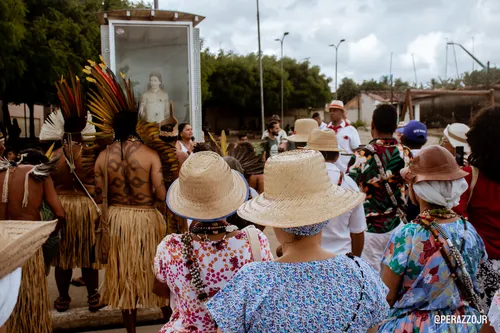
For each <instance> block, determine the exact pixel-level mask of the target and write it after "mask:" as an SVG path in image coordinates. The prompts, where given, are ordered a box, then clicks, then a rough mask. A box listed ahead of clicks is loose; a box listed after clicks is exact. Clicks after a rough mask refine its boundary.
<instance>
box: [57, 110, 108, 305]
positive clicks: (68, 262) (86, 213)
mask: <svg viewBox="0 0 500 333" xmlns="http://www.w3.org/2000/svg"><path fill="white" fill-rule="evenodd" d="M71 123H72V121H71V118H70V119H67V120H66V122H65V125H66V127H67V126H68V125H71ZM65 132H73V133H72V134H71V136H68V135H65V139H66V140H65V143H64V145H63V147H61V148H59V149H57V150H55V151H54V155H56V156H57V155H61V159H60V160H59V163H58V165H57V171H55V172H53V173H52V174H51V176H52V179H53V180H54V184H55V187H56V192H57V194H58V196H59V199H60V200H61V203H62V205H63V207H64V209H65V211H66V214H67V223H66V225H65V227H64V228H63V229H62V233H61V245H60V249H59V255H58V256H57V258H56V260H55V261H54V266H55V267H56V268H55V278H56V283H57V289H58V291H59V298H58V299H57V300H56V301H55V302H54V306H55V308H56V310H57V311H59V312H64V311H66V310H68V308H69V304H70V302H71V298H70V297H69V286H70V283H71V277H72V275H73V268H81V270H82V277H83V281H84V282H85V286H86V287H87V294H88V303H89V310H90V311H92V312H95V311H97V310H98V309H99V308H100V307H102V305H100V304H99V303H100V295H99V293H98V292H97V288H98V287H99V271H98V270H97V269H95V268H96V267H97V266H95V260H94V258H93V254H92V250H93V245H94V240H95V236H94V229H95V221H96V219H97V217H98V212H97V207H96V205H95V204H94V202H93V201H92V199H91V197H90V195H93V193H94V186H95V177H94V170H93V169H92V168H85V167H84V165H83V160H82V144H81V142H82V138H81V134H80V133H74V131H71V130H70V129H65ZM70 166H71V167H70ZM73 167H74V172H75V174H76V176H75V175H74V174H73V173H72V172H71V169H72V168H73ZM77 177H78V179H80V181H81V182H82V183H83V184H84V186H85V188H86V190H87V191H85V189H84V188H83V186H82V185H81V184H80V182H79V181H78V179H77ZM87 193H88V194H87Z"/></svg>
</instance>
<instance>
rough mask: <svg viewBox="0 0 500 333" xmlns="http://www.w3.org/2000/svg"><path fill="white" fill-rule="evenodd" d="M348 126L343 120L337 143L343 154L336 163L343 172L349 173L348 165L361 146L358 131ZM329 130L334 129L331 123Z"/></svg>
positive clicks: (338, 131)
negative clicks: (355, 151)
mask: <svg viewBox="0 0 500 333" xmlns="http://www.w3.org/2000/svg"><path fill="white" fill-rule="evenodd" d="M347 125H348V124H347V123H346V122H345V121H344V120H342V122H341V123H340V128H339V129H338V130H337V141H338V143H339V147H340V149H342V150H343V152H342V153H340V157H339V159H338V160H337V162H335V165H337V166H338V167H339V169H340V170H342V172H346V171H347V165H348V164H349V161H350V160H351V157H352V154H354V150H356V149H358V148H359V145H360V144H361V139H360V138H359V133H358V130H357V129H356V128H355V127H354V126H351V125H349V126H347ZM328 128H331V129H333V128H334V126H333V124H332V123H331V122H330V123H329V124H328Z"/></svg>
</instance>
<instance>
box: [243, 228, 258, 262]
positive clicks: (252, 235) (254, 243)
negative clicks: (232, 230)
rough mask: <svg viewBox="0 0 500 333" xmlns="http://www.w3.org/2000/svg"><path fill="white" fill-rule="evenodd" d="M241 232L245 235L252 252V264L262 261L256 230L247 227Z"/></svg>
mask: <svg viewBox="0 0 500 333" xmlns="http://www.w3.org/2000/svg"><path fill="white" fill-rule="evenodd" d="M243 231H244V232H245V233H246V234H247V238H248V242H249V243H250V250H251V251H252V258H253V261H254V262H260V261H262V258H261V254H260V241H259V234H258V233H257V228H255V227H254V226H253V225H249V226H248V227H246V228H244V229H243Z"/></svg>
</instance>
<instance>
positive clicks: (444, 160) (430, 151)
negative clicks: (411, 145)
mask: <svg viewBox="0 0 500 333" xmlns="http://www.w3.org/2000/svg"><path fill="white" fill-rule="evenodd" d="M400 173H401V176H402V177H403V178H404V179H405V180H406V181H407V182H408V183H410V184H416V183H419V182H422V181H431V180H443V181H451V180H457V179H461V178H464V177H465V176H467V175H468V173H467V172H465V171H463V170H462V169H461V168H460V166H459V165H458V163H457V161H456V160H455V157H453V155H452V154H451V153H450V152H449V151H448V150H447V149H445V148H443V147H441V146H437V145H434V146H429V147H425V148H424V149H422V150H421V151H420V154H419V155H418V156H417V157H415V158H414V159H413V161H412V163H411V165H410V166H409V167H406V168H404V169H401V171H400Z"/></svg>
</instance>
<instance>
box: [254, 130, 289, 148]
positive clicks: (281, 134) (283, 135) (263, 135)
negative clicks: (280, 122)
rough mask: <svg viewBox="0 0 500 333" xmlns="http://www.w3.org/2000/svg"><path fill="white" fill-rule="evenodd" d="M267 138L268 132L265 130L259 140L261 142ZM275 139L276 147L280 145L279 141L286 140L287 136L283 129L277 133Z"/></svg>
mask: <svg viewBox="0 0 500 333" xmlns="http://www.w3.org/2000/svg"><path fill="white" fill-rule="evenodd" d="M268 136H269V131H268V130H266V131H265V132H264V133H263V134H262V138H261V140H264V139H265V138H267V137H268ZM277 138H278V145H279V144H281V139H283V138H285V139H286V138H288V135H286V132H285V130H283V129H282V130H280V131H279V133H278V136H277Z"/></svg>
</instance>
